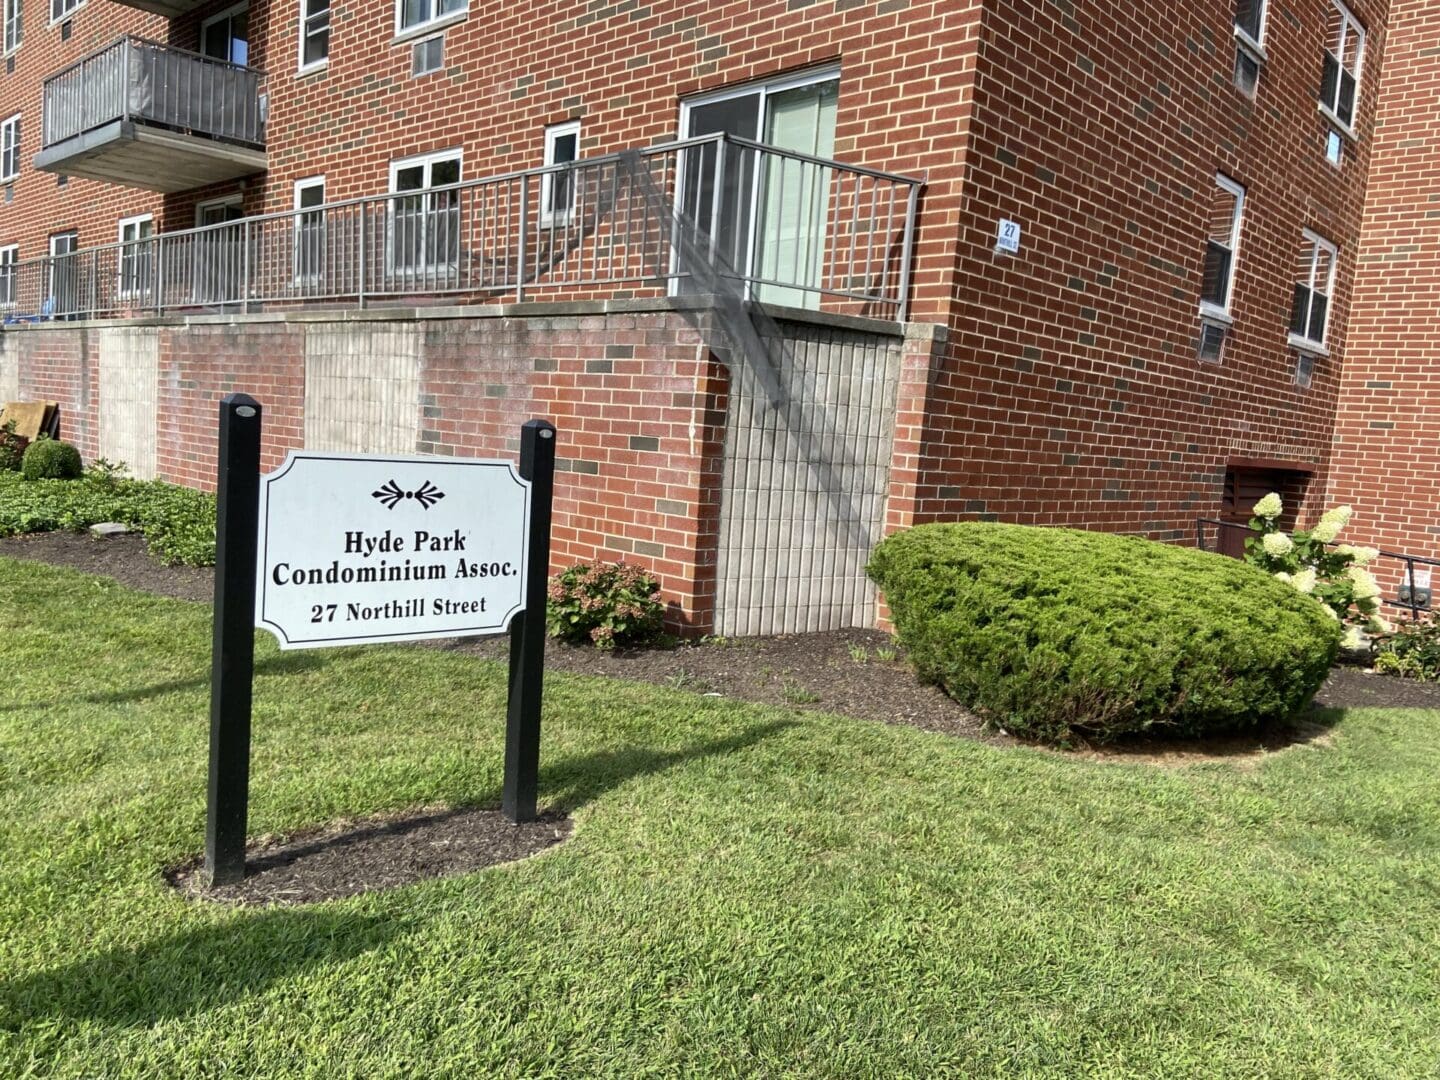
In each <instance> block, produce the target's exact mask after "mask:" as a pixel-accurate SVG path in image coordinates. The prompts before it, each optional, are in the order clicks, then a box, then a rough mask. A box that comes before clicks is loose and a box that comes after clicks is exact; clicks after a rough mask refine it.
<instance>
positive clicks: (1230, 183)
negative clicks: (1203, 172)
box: [1200, 172, 1245, 325]
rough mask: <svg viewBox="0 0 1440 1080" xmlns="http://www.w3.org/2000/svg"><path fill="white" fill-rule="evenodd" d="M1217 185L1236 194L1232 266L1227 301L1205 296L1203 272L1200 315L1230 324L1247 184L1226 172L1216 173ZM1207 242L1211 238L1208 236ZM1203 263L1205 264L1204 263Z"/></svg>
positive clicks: (1232, 226) (1231, 237)
mask: <svg viewBox="0 0 1440 1080" xmlns="http://www.w3.org/2000/svg"><path fill="white" fill-rule="evenodd" d="M1215 186H1216V187H1218V188H1220V189H1221V190H1222V191H1226V192H1229V193H1230V194H1231V195H1233V196H1235V211H1234V213H1233V214H1232V215H1231V217H1230V247H1229V251H1230V267H1229V270H1228V272H1227V273H1226V277H1225V303H1224V304H1223V305H1220V304H1216V303H1214V302H1212V301H1210V300H1206V299H1205V298H1204V295H1203V293H1204V288H1205V284H1204V274H1203V269H1202V274H1201V284H1200V288H1201V293H1202V295H1201V298H1200V317H1201V318H1202V319H1207V320H1210V321H1212V322H1220V323H1225V324H1227V325H1228V324H1230V323H1232V322H1234V321H1235V316H1234V315H1233V314H1231V310H1230V309H1231V304H1232V301H1233V300H1234V298H1235V270H1236V268H1237V267H1238V266H1239V265H1240V238H1241V234H1242V230H1243V229H1244V223H1245V186H1244V185H1243V184H1241V183H1238V182H1237V181H1235V180H1232V179H1231V178H1230V177H1228V176H1226V175H1225V174H1224V173H1221V172H1217V173H1216V174H1215ZM1206 240H1207V243H1208V241H1209V238H1208V237H1207V238H1206ZM1202 265H1203V264H1202Z"/></svg>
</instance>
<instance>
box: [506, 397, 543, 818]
mask: <svg viewBox="0 0 1440 1080" xmlns="http://www.w3.org/2000/svg"><path fill="white" fill-rule="evenodd" d="M520 479H522V480H528V481H530V535H529V536H527V537H526V538H525V545H526V557H525V565H526V566H527V567H528V569H529V577H528V578H527V579H526V581H525V610H524V611H522V612H521V613H520V614H518V615H516V616H515V617H514V618H513V619H511V620H510V693H509V706H508V708H507V709H506V713H505V784H504V789H503V792H502V794H501V797H500V811H501V813H503V814H504V815H505V817H506V818H507V819H508V820H509V821H513V822H515V823H516V824H519V823H520V822H522V821H534V820H535V801H536V796H537V792H538V789H539V786H540V695H541V691H542V689H543V687H544V679H545V604H546V600H547V597H546V587H547V584H548V582H549V580H550V503H551V497H552V495H553V494H554V491H555V426H554V425H553V424H550V423H547V422H546V421H544V420H528V421H526V422H525V424H524V425H523V426H522V427H521V428H520Z"/></svg>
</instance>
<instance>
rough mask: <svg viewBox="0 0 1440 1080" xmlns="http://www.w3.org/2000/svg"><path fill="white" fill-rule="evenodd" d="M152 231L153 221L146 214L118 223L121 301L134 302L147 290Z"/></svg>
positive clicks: (151, 254) (148, 285)
mask: <svg viewBox="0 0 1440 1080" xmlns="http://www.w3.org/2000/svg"><path fill="white" fill-rule="evenodd" d="M154 232H155V219H154V218H153V217H152V216H151V215H149V214H139V215H137V216H135V217H128V218H122V219H121V221H120V256H119V258H118V259H117V260H116V261H117V263H118V264H119V268H120V275H119V277H120V281H119V293H120V297H121V299H126V300H134V299H137V298H139V297H141V296H143V295H144V294H145V293H146V292H148V291H149V289H150V281H151V277H150V266H151V261H152V257H153V253H152V248H153V245H152V244H151V242H150V237H151V236H152V235H153V234H154Z"/></svg>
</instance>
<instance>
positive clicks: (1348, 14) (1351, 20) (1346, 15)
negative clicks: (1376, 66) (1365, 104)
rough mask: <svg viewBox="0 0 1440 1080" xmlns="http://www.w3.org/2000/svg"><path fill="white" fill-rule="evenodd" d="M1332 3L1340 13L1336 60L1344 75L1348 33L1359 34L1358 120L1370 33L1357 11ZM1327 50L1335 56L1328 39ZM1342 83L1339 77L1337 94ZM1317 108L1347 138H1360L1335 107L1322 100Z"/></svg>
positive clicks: (1356, 62) (1356, 98)
mask: <svg viewBox="0 0 1440 1080" xmlns="http://www.w3.org/2000/svg"><path fill="white" fill-rule="evenodd" d="M1330 3H1331V4H1333V5H1334V7H1335V10H1336V11H1338V12H1339V13H1340V56H1339V57H1335V59H1336V62H1337V63H1339V64H1340V72H1341V74H1342V75H1343V74H1344V71H1345V65H1344V64H1343V63H1341V62H1340V61H1341V57H1343V56H1344V55H1345V42H1346V40H1347V38H1348V34H1349V32H1350V31H1351V30H1354V31H1355V33H1356V34H1358V35H1359V42H1358V44H1356V46H1355V119H1357V120H1358V119H1359V118H1360V94H1361V90H1362V88H1363V87H1364V85H1365V42H1366V39H1367V37H1368V34H1367V33H1366V30H1365V27H1364V25H1363V24H1362V23H1361V22H1360V20H1359V19H1357V18H1356V17H1355V13H1354V12H1353V11H1351V10H1350V9H1349V8H1348V7H1346V6H1345V5H1344V4H1343V3H1341V0H1330ZM1325 52H1326V54H1327V55H1329V56H1335V54H1334V53H1332V52H1331V51H1330V43H1329V42H1328V41H1327V42H1326V43H1325ZM1342 84H1343V80H1342V79H1340V78H1338V77H1337V78H1336V80H1335V93H1336V94H1337V95H1338V94H1339V93H1340V87H1341V85H1342ZM1317 108H1318V109H1319V110H1320V112H1321V114H1322V115H1323V116H1324V117H1325V119H1327V120H1329V121H1330V123H1332V124H1334V125H1335V129H1336V130H1337V131H1339V132H1340V133H1341V134H1343V135H1344V136H1345V137H1346V138H1349V139H1352V140H1357V139H1358V138H1359V136H1358V135H1357V134H1356V133H1355V127H1354V125H1353V124H1347V123H1346V122H1345V121H1344V120H1341V119H1340V117H1339V116H1337V115H1336V114H1335V110H1334V108H1333V107H1332V106H1331V105H1330V104H1329V103H1327V102H1324V101H1321V102H1319V103H1318V105H1317Z"/></svg>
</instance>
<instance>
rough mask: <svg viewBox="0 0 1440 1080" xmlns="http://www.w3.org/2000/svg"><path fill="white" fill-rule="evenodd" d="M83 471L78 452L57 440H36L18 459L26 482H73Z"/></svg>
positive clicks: (66, 443)
mask: <svg viewBox="0 0 1440 1080" xmlns="http://www.w3.org/2000/svg"><path fill="white" fill-rule="evenodd" d="M83 471H84V468H83V467H82V465H81V463H80V451H79V450H76V449H75V447H73V446H72V445H70V444H69V443H68V442H61V441H60V440H59V439H37V440H36V441H35V442H33V443H31V444H30V445H29V446H27V447H26V448H25V454H24V456H23V457H21V458H20V473H21V475H22V476H24V477H25V479H26V480H75V479H78V478H79V476H80V474H81V473H82V472H83Z"/></svg>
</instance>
